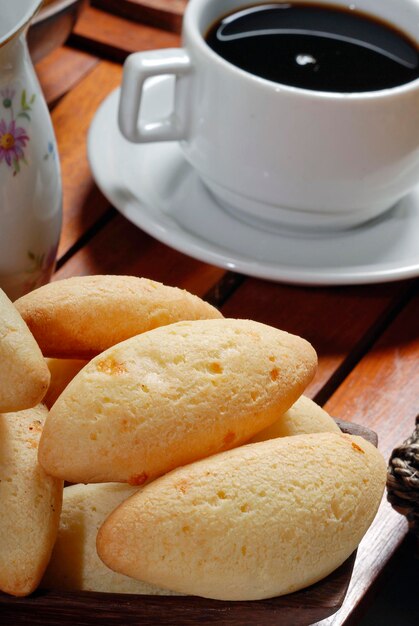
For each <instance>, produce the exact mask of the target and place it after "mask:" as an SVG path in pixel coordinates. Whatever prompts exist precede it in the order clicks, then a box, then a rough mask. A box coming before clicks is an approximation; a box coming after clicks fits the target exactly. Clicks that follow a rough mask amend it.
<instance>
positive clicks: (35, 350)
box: [0, 289, 50, 413]
mask: <svg viewBox="0 0 419 626" xmlns="http://www.w3.org/2000/svg"><path fill="white" fill-rule="evenodd" d="M49 381H50V374H49V370H48V367H47V366H46V364H45V361H44V358H43V356H42V353H41V351H40V349H39V347H38V345H37V343H36V341H35V339H34V337H33V336H32V334H31V333H30V331H29V329H28V327H27V325H26V324H25V322H24V321H23V319H22V317H21V316H20V314H19V312H18V311H17V310H16V308H15V307H14V305H13V304H12V302H11V301H10V300H9V298H8V297H7V296H6V294H5V293H4V292H3V291H2V290H1V289H0V412H2V413H7V412H12V411H22V410H24V409H29V408H31V407H34V406H35V405H36V404H38V403H39V402H40V401H41V400H42V399H43V397H44V396H45V393H46V391H47V389H48V385H49Z"/></svg>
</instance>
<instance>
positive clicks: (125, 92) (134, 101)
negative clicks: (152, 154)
mask: <svg viewBox="0 0 419 626" xmlns="http://www.w3.org/2000/svg"><path fill="white" fill-rule="evenodd" d="M190 71H191V60H190V58H189V55H188V54H187V52H186V51H185V50H183V49H182V48H167V49H162V50H150V51H146V52H136V53H134V54H131V55H130V56H129V57H128V58H127V59H126V61H125V63H124V73H123V78H122V85H121V97H120V101H119V112H118V123H119V128H120V130H121V132H122V134H123V135H124V137H125V138H126V139H128V140H129V141H132V142H134V143H145V142H151V141H175V140H179V139H183V138H185V137H186V132H187V128H186V122H187V115H186V113H187V112H186V102H187V99H186V98H185V95H186V94H185V90H184V86H185V78H186V76H187V75H188V74H189V73H190ZM161 75H173V76H175V78H176V82H175V100H174V102H175V110H174V111H172V113H170V115H168V116H167V117H164V118H162V119H158V120H154V121H148V122H147V123H146V124H141V123H140V120H139V117H140V112H141V101H142V95H143V86H144V82H145V81H146V80H147V78H151V77H153V76H161Z"/></svg>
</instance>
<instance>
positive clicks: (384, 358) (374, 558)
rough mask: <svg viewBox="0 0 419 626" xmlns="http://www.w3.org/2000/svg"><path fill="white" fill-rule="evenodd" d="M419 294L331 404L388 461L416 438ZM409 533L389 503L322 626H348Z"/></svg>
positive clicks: (334, 412) (418, 405)
mask: <svg viewBox="0 0 419 626" xmlns="http://www.w3.org/2000/svg"><path fill="white" fill-rule="evenodd" d="M418 291H419V288H418V290H417V295H416V297H415V298H414V299H413V300H412V301H411V303H410V304H409V305H408V306H407V307H406V308H405V309H404V310H403V311H402V312H401V313H400V315H399V316H398V317H397V318H396V320H395V321H394V323H393V324H392V325H391V326H390V327H389V328H388V330H387V331H386V332H385V333H384V334H383V336H382V337H381V339H380V340H379V341H378V342H377V343H376V345H375V346H374V348H373V349H372V350H371V351H370V352H369V353H368V354H367V355H366V356H365V357H364V358H363V359H362V361H361V362H360V363H359V364H358V366H357V367H355V368H354V370H353V371H352V372H351V373H350V375H349V376H348V377H347V379H346V380H345V382H344V383H343V384H342V385H341V386H340V387H339V389H338V390H337V391H336V393H335V394H334V395H333V396H332V397H331V398H330V400H329V402H328V403H327V404H326V409H327V410H328V411H329V412H331V413H332V414H333V415H339V417H342V418H343V419H348V420H350V421H353V422H359V423H362V424H364V425H365V426H367V427H369V428H371V429H373V430H375V431H376V432H377V434H378V441H379V449H380V450H381V452H382V453H383V454H384V456H385V458H386V459H389V457H390V454H391V452H392V450H393V449H394V447H396V446H397V445H399V444H400V443H402V441H404V439H406V438H407V437H408V436H410V435H411V433H412V432H413V430H414V426H415V416H416V415H417V414H418V413H419V334H418V319H419V293H418ZM406 531H407V523H406V521H405V519H404V517H403V516H401V515H399V514H398V513H396V512H395V511H393V509H392V508H391V507H390V505H389V504H388V503H387V502H383V504H382V507H381V509H380V511H379V514H378V516H377V517H376V519H375V521H374V524H373V525H372V527H371V528H370V530H369V531H368V533H367V535H366V537H365V538H364V540H363V542H362V544H361V546H360V549H359V551H358V558H357V561H356V565H355V570H354V574H353V577H352V582H351V585H350V589H349V592H348V596H347V599H346V601H345V603H344V606H343V608H342V609H341V611H339V613H338V614H337V615H336V616H335V617H334V618H330V619H328V620H327V621H326V622H322V626H323V624H324V625H325V626H326V624H327V625H328V626H329V625H330V626H332V625H333V626H339V625H341V624H344V623H346V622H347V620H348V615H349V613H350V611H351V607H353V606H357V605H359V604H360V602H361V601H362V599H363V598H364V596H365V595H366V594H367V592H368V590H369V588H370V587H371V586H372V585H373V584H374V582H375V581H376V580H377V578H378V577H379V575H380V572H381V571H382V570H383V569H384V568H385V566H386V564H387V563H388V562H389V560H390V558H391V556H392V555H393V553H394V551H395V550H396V549H397V547H398V546H399V545H400V544H401V542H402V541H403V539H404V537H405V534H406ZM414 600H415V599H414V598H412V603H413V602H414ZM416 600H417V598H416ZM417 606H418V608H419V605H417ZM354 620H355V621H354ZM350 623H351V624H352V623H356V618H355V617H351V619H350ZM400 623H402V622H400Z"/></svg>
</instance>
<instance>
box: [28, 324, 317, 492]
mask: <svg viewBox="0 0 419 626" xmlns="http://www.w3.org/2000/svg"><path fill="white" fill-rule="evenodd" d="M316 366H317V357H316V353H315V351H314V349H313V348H312V346H311V345H310V344H309V343H308V342H307V341H305V340H304V339H301V338H300V337H296V336H294V335H290V334H288V333H286V332H283V331H280V330H277V329H275V328H272V327H270V326H266V325H264V324H259V323H257V322H253V321H250V320H233V319H219V320H197V321H192V322H178V323H176V324H171V325H170V326H165V327H163V328H157V329H155V330H152V331H150V332H148V333H144V334H142V335H138V336H136V337H133V338H131V339H129V340H127V341H125V342H122V343H120V344H118V345H116V346H113V347H112V348H110V349H109V350H107V351H106V352H104V353H102V354H100V355H99V356H97V357H96V358H95V359H93V360H92V361H90V363H89V364H88V365H86V367H85V368H84V369H83V370H82V371H81V372H80V373H79V374H78V375H77V376H76V377H75V378H74V379H73V380H72V382H71V383H70V384H69V385H68V387H67V388H66V389H65V390H64V392H63V393H62V394H61V396H60V397H59V399H58V400H57V402H56V403H55V404H54V406H53V407H52V409H51V412H50V415H49V417H48V420H47V422H46V425H45V428H44V432H43V435H42V440H41V443H40V449H39V459H40V462H41V463H42V465H43V467H44V468H45V469H46V471H48V472H49V473H50V474H51V475H53V476H57V477H61V478H64V479H65V480H68V481H70V482H86V483H88V482H107V481H120V482H130V483H131V484H133V485H141V484H144V483H145V482H146V481H147V480H149V479H151V478H154V477H156V476H159V475H160V474H162V473H164V472H167V471H168V470H170V469H173V468H174V467H177V466H178V465H183V464H185V463H189V462H191V461H194V460H196V459H198V458H202V457H204V456H208V455H210V454H214V453H216V452H219V451H220V450H223V449H228V448H232V447H235V446H238V445H240V444H241V443H243V442H245V441H247V440H248V439H249V438H250V437H251V436H252V435H253V434H254V433H256V432H257V431H258V430H261V429H262V428H264V427H265V426H267V425H268V424H270V423H272V422H273V421H274V420H275V419H276V416H277V415H278V414H280V413H282V412H284V411H285V410H286V409H288V408H289V407H290V406H291V405H292V404H293V403H294V402H295V400H296V399H297V397H299V396H300V394H301V393H302V391H303V390H304V388H305V387H306V385H307V384H308V383H309V382H310V381H311V379H312V377H313V375H314V373H315V371H316Z"/></svg>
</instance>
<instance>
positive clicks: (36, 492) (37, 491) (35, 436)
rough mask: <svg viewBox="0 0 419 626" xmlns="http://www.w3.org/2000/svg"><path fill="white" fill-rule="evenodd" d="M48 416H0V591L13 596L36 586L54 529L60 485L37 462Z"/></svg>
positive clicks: (40, 411)
mask: <svg viewBox="0 0 419 626" xmlns="http://www.w3.org/2000/svg"><path fill="white" fill-rule="evenodd" d="M47 413H48V411H47V409H46V407H45V406H43V405H38V406H37V407H34V408H32V409H28V410H27V411H19V412H17V413H3V414H0V502H1V514H0V555H1V558H0V589H1V590H2V591H4V592H5V593H9V594H12V595H15V596H25V595H28V594H30V593H32V591H34V589H36V587H37V586H38V583H39V581H40V579H41V577H42V575H43V573H44V571H45V568H46V566H47V564H48V561H49V557H50V555H51V551H52V548H53V545H54V541H55V538H56V535H57V530H58V523H59V518H60V511H61V500H62V491H63V483H62V481H60V480H58V479H56V478H51V477H50V476H47V475H46V473H45V471H44V470H43V469H42V467H41V466H40V465H39V463H38V461H37V449H38V443H39V438H40V435H41V431H42V427H43V424H44V421H45V418H46V415H47Z"/></svg>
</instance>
